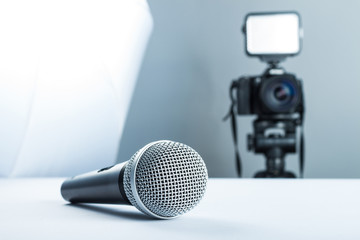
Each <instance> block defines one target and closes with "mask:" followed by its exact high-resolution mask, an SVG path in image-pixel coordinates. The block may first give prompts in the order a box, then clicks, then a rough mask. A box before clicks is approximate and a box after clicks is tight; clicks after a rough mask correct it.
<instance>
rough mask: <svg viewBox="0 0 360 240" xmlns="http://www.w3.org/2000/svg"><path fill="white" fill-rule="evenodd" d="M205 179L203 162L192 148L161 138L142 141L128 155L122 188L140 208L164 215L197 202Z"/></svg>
mask: <svg viewBox="0 0 360 240" xmlns="http://www.w3.org/2000/svg"><path fill="white" fill-rule="evenodd" d="M207 179H208V173H207V169H206V166H205V163H204V161H203V159H202V158H201V157H200V155H199V154H198V153H197V152H196V151H195V150H194V149H192V148H191V147H189V146H187V145H185V144H182V143H178V142H172V141H167V140H163V141H157V142H153V143H150V144H148V145H146V146H145V147H143V148H142V149H140V150H139V151H138V152H137V153H135V154H134V155H133V156H132V158H131V159H130V160H129V162H128V164H127V166H126V168H125V172H124V189H125V194H126V196H127V197H128V199H129V201H130V202H131V204H132V205H134V206H135V207H136V208H138V209H139V210H140V211H142V212H144V213H146V214H148V215H151V216H154V217H157V218H164V219H168V218H173V217H176V216H179V215H181V214H183V213H185V212H187V211H189V210H191V209H192V208H193V207H195V206H196V205H197V204H198V202H199V201H200V200H201V198H202V197H203V195H204V193H205V190H206V183H207Z"/></svg>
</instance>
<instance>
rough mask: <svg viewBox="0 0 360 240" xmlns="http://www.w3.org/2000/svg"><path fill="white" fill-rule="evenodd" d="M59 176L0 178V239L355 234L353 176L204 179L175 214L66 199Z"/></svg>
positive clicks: (359, 213) (357, 183)
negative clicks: (201, 192) (157, 215)
mask: <svg viewBox="0 0 360 240" xmlns="http://www.w3.org/2000/svg"><path fill="white" fill-rule="evenodd" d="M62 181H63V179H54V178H53V179H51V178H43V179H0V194H1V195H0V239H2V240H7V239H27V240H29V239H37V240H41V239H46V240H53V239H63V240H68V239H86V240H88V239H97V240H101V239H104V240H108V239H120V240H124V239H129V240H130V239H146V240H148V239H174V240H175V239H181V240H190V239H206V240H208V239H240V240H245V239H252V240H254V239H261V240H264V239H286V240H289V239H291V240H295V239H316V240H319V239H326V240H328V239H337V240H339V239H341V240H344V239H360V205H359V203H360V193H359V190H360V180H255V179H210V180H209V184H208V190H207V192H206V195H205V198H204V199H203V200H202V201H201V202H200V205H198V206H197V207H196V208H194V209H193V210H192V211H191V212H189V213H187V214H185V215H184V216H181V217H179V218H177V219H174V220H154V219H151V218H149V217H147V216H146V215H144V214H142V213H140V212H139V211H138V210H137V209H135V208H134V207H132V206H120V205H119V206H115V205H90V204H89V205H79V206H75V205H70V204H68V203H67V202H65V201H64V200H63V199H62V197H61V195H60V185H61V183H62Z"/></svg>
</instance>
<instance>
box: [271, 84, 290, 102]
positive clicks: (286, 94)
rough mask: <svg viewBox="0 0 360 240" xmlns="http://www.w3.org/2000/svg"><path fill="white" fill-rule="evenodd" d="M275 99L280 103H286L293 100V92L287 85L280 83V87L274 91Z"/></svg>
mask: <svg viewBox="0 0 360 240" xmlns="http://www.w3.org/2000/svg"><path fill="white" fill-rule="evenodd" d="M273 93H274V98H275V99H276V100H277V101H279V102H286V101H287V100H289V99H291V97H292V95H293V91H292V89H291V87H290V86H288V85H287V84H286V83H280V84H279V86H277V87H275V89H274V92H273Z"/></svg>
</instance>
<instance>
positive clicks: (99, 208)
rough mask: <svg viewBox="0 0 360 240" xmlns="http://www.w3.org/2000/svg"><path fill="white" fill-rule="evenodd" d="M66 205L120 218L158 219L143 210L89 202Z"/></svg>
mask: <svg viewBox="0 0 360 240" xmlns="http://www.w3.org/2000/svg"><path fill="white" fill-rule="evenodd" d="M65 206H69V207H75V208H79V209H85V210H89V211H93V212H97V213H102V214H105V215H108V216H109V215H110V216H114V217H120V218H127V219H133V220H142V221H151V220H152V221H153V220H158V219H156V218H152V217H150V216H147V215H145V214H143V213H141V212H127V211H121V210H117V209H114V208H107V207H105V206H98V205H96V206H95V205H89V204H83V203H68V204H65Z"/></svg>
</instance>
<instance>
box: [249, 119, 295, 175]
mask: <svg viewBox="0 0 360 240" xmlns="http://www.w3.org/2000/svg"><path fill="white" fill-rule="evenodd" d="M297 125H298V119H291V118H289V119H286V118H284V119H271V118H270V119H266V118H257V119H256V120H254V123H253V127H254V134H249V135H248V139H247V143H248V150H249V151H251V150H253V151H254V152H255V153H261V154H264V155H265V157H266V169H265V170H264V171H260V172H257V173H256V174H255V175H254V177H255V178H295V177H296V176H295V174H294V173H292V172H289V171H286V170H285V156H286V154H287V153H296V127H297Z"/></svg>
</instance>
